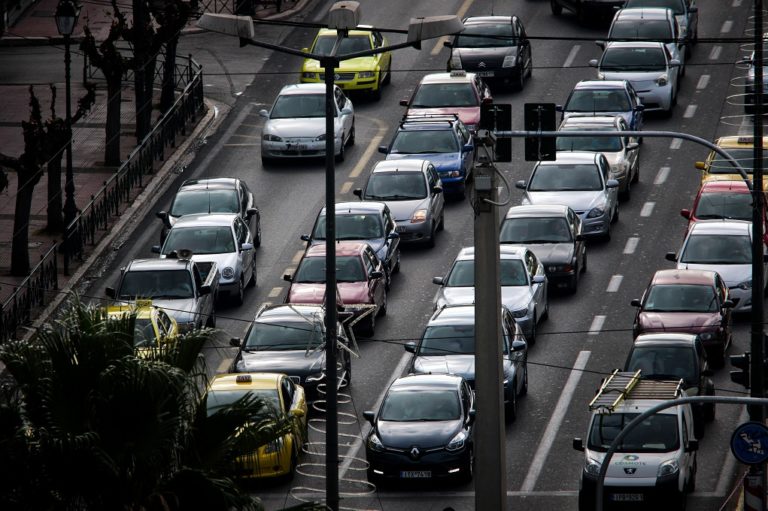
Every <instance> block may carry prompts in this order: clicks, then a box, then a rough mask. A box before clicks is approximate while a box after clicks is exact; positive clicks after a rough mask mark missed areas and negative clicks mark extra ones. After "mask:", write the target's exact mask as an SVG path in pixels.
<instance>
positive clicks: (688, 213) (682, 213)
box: [680, 209, 691, 220]
mask: <svg viewBox="0 0 768 511" xmlns="http://www.w3.org/2000/svg"><path fill="white" fill-rule="evenodd" d="M680 216H681V217H683V218H686V219H688V220H690V219H691V210H690V209H681V210H680Z"/></svg>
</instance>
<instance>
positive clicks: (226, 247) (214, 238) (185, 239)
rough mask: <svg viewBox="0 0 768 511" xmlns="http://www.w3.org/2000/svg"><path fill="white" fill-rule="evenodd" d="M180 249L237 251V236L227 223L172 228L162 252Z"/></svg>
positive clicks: (209, 252) (213, 251) (201, 251)
mask: <svg viewBox="0 0 768 511" xmlns="http://www.w3.org/2000/svg"><path fill="white" fill-rule="evenodd" d="M180 249H189V250H191V251H192V253H193V254H228V253H231V252H235V251H236V249H235V237H234V235H233V234H232V228H231V227H229V226H227V225H224V226H216V227H178V228H175V229H171V230H170V231H168V237H167V238H166V239H165V243H164V244H163V250H162V253H163V254H165V255H168V254H170V253H171V252H173V251H174V250H180Z"/></svg>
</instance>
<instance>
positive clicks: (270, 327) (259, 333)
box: [244, 321, 323, 351]
mask: <svg viewBox="0 0 768 511" xmlns="http://www.w3.org/2000/svg"><path fill="white" fill-rule="evenodd" d="M322 342H323V332H322V330H321V328H320V326H319V325H317V324H314V323H309V322H307V321H285V322H282V323H260V322H256V323H254V324H253V328H251V330H250V331H249V332H248V337H247V338H246V339H245V346H244V349H246V350H248V351H282V350H305V349H308V348H309V349H312V348H316V347H318V346H320V345H321V344H322Z"/></svg>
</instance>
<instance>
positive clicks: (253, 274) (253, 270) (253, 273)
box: [248, 259, 256, 287]
mask: <svg viewBox="0 0 768 511" xmlns="http://www.w3.org/2000/svg"><path fill="white" fill-rule="evenodd" d="M251 266H253V268H251V278H250V279H248V287H256V259H254V260H253V263H251Z"/></svg>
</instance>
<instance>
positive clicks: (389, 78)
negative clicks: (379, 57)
mask: <svg viewBox="0 0 768 511" xmlns="http://www.w3.org/2000/svg"><path fill="white" fill-rule="evenodd" d="M381 83H383V84H384V85H389V84H390V83H392V57H391V56H390V57H389V66H387V76H385V77H384V81H382V82H381Z"/></svg>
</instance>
